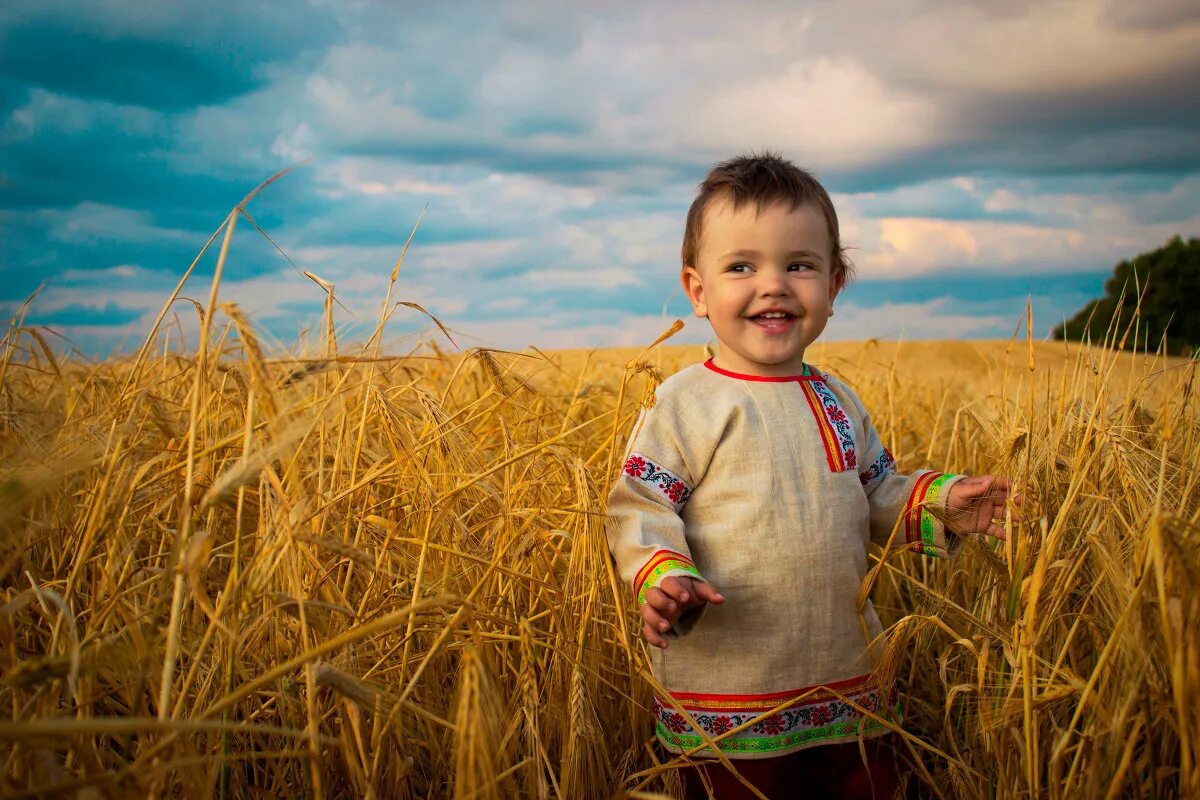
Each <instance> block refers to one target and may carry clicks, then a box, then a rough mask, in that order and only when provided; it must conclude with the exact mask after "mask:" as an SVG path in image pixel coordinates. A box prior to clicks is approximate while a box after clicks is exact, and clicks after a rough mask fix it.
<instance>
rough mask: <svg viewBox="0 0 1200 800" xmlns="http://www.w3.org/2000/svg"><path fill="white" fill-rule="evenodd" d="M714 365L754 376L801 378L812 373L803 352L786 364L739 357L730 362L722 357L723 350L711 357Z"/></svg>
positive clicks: (725, 369)
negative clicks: (744, 359) (752, 360)
mask: <svg viewBox="0 0 1200 800" xmlns="http://www.w3.org/2000/svg"><path fill="white" fill-rule="evenodd" d="M709 360H710V361H711V363H712V365H713V366H714V367H717V368H718V369H720V370H721V371H723V372H728V373H732V374H734V375H746V376H749V377H752V378H799V377H808V376H810V375H812V370H811V369H809V366H808V363H807V362H806V361H804V354H803V353H801V354H800V357H799V360H798V361H797V360H789V361H788V362H787V363H786V364H779V365H776V364H756V363H753V362H744V361H742V359H738V360H737V363H728V362H727V361H726V359H723V358H722V357H721V351H720V350H718V351H717V354H716V355H714V356H713V357H712V358H711V359H709Z"/></svg>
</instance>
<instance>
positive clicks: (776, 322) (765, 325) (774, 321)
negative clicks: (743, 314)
mask: <svg viewBox="0 0 1200 800" xmlns="http://www.w3.org/2000/svg"><path fill="white" fill-rule="evenodd" d="M749 319H750V321H751V322H753V323H754V324H755V325H757V326H758V327H760V328H762V329H763V330H765V331H767V332H769V333H783V332H785V331H788V330H790V329H791V327H792V323H793V322H795V320H796V317H795V315H793V314H788V313H787V312H785V311H769V312H767V313H765V314H758V315H755V316H753V317H750V318H749Z"/></svg>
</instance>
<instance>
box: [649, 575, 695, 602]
mask: <svg viewBox="0 0 1200 800" xmlns="http://www.w3.org/2000/svg"><path fill="white" fill-rule="evenodd" d="M690 583H691V581H688V582H687V583H684V582H683V581H681V580H679V579H678V578H676V577H675V576H674V575H672V576H671V577H670V578H667V579H666V580H664V581H663V582H662V583H660V584H659V585H658V588H659V589H661V590H662V592H663V593H664V594H666V595H667V596H669V597H671V598H672V599H673V600H676V601H678V602H680V603H686V602H687V601H688V598H689V597H691V594H690V593H689V592H688V588H689V587H688V584H690ZM646 596H647V597H649V596H650V595H649V592H647V593H646Z"/></svg>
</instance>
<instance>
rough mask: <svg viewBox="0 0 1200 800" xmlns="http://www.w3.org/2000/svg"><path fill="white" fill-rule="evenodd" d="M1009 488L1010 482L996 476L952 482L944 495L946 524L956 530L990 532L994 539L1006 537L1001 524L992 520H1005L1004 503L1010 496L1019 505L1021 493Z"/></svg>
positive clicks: (981, 476)
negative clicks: (946, 495)
mask: <svg viewBox="0 0 1200 800" xmlns="http://www.w3.org/2000/svg"><path fill="white" fill-rule="evenodd" d="M1011 490H1012V481H1010V480H1009V479H1008V478H1001V477H999V476H997V475H980V476H978V477H966V478H963V479H962V480H959V481H955V482H954V484H953V485H952V486H951V487H950V494H949V496H948V497H947V498H946V510H947V511H948V512H949V513H948V514H947V522H946V524H947V525H948V526H949V528H950V529H951V530H952V531H954V532H955V533H990V534H991V535H992V536H995V537H996V538H997V539H1004V538H1006V536H1007V534H1006V532H1005V530H1004V526H1003V525H999V524H997V523H995V522H993V521H992V520H995V519H1004V504H1005V502H1006V501H1007V500H1009V498H1010V497H1011V498H1012V503H1013V505H1014V506H1019V505H1021V498H1020V496H1019V495H1015V494H1012V493H1011ZM1013 516H1019V515H1017V514H1015V513H1014V515H1013Z"/></svg>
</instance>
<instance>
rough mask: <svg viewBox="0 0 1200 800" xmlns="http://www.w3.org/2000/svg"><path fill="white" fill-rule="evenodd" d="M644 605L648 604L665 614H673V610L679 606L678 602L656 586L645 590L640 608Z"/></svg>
mask: <svg viewBox="0 0 1200 800" xmlns="http://www.w3.org/2000/svg"><path fill="white" fill-rule="evenodd" d="M646 606H650V607H652V608H654V609H656V610H658V611H661V612H663V613H665V614H674V613H675V610H676V609H677V608H679V604H678V603H676V602H675V601H674V600H672V599H671V598H670V596H669V595H667V593H666V592H664V591H662V590H661V589H659V588H658V587H657V586H656V587H654V588H653V589H647V590H646V602H645V604H644V605H643V606H642V608H645V607H646Z"/></svg>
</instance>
